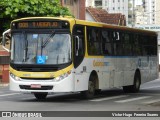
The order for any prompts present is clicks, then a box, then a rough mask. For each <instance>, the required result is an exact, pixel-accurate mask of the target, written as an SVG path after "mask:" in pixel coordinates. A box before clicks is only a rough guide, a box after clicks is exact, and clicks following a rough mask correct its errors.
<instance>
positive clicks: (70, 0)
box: [64, 0, 73, 5]
mask: <svg viewBox="0 0 160 120" xmlns="http://www.w3.org/2000/svg"><path fill="white" fill-rule="evenodd" d="M64 4H65V5H73V0H64Z"/></svg>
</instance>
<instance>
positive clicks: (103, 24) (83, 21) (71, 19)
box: [12, 17, 157, 35]
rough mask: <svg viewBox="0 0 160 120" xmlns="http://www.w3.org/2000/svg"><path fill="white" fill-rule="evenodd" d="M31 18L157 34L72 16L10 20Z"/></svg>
mask: <svg viewBox="0 0 160 120" xmlns="http://www.w3.org/2000/svg"><path fill="white" fill-rule="evenodd" d="M31 19H50V20H52V19H54V20H55V19H56V20H66V21H68V22H75V24H81V25H85V26H93V27H102V28H109V29H116V30H122V31H123V30H124V31H128V32H134V33H136V32H137V33H143V34H153V35H157V33H156V32H154V31H149V30H143V29H138V28H130V27H126V26H118V25H112V24H106V23H99V22H92V21H86V20H79V19H75V18H72V17H26V18H20V19H16V20H13V21H12V22H18V21H23V20H31Z"/></svg>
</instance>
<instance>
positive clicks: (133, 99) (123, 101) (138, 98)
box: [115, 96, 151, 103]
mask: <svg viewBox="0 0 160 120" xmlns="http://www.w3.org/2000/svg"><path fill="white" fill-rule="evenodd" d="M150 97H151V96H144V97H137V98H131V99H126V100H119V101H115V102H117V103H125V102H131V101H136V100H142V99H146V98H150Z"/></svg>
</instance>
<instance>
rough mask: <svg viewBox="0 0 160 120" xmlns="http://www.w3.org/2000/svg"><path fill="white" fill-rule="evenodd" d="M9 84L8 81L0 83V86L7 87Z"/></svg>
mask: <svg viewBox="0 0 160 120" xmlns="http://www.w3.org/2000/svg"><path fill="white" fill-rule="evenodd" d="M7 86H9V83H0V87H7Z"/></svg>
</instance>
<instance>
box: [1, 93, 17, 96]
mask: <svg viewBox="0 0 160 120" xmlns="http://www.w3.org/2000/svg"><path fill="white" fill-rule="evenodd" d="M18 94H20V93H11V94H3V95H0V97H3V96H10V95H18Z"/></svg>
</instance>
